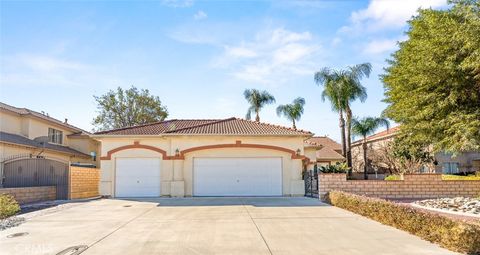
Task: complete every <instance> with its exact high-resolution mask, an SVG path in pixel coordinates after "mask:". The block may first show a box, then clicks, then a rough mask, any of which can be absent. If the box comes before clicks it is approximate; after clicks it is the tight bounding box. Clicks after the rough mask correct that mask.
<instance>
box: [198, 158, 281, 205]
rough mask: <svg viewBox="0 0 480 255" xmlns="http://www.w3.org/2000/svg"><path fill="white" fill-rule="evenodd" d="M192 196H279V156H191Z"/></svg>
mask: <svg viewBox="0 0 480 255" xmlns="http://www.w3.org/2000/svg"><path fill="white" fill-rule="evenodd" d="M193 195H194V196H281V195H282V159H281V158H194V159H193Z"/></svg>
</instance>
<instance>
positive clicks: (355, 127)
mask: <svg viewBox="0 0 480 255" xmlns="http://www.w3.org/2000/svg"><path fill="white" fill-rule="evenodd" d="M381 126H385V127H386V128H387V129H388V128H389V127H390V123H389V122H388V120H387V119H385V118H381V117H380V118H375V117H365V118H362V119H357V118H353V119H352V134H353V135H358V136H362V138H363V141H362V148H363V176H364V178H365V180H367V179H368V174H367V169H368V167H367V163H368V161H367V136H368V135H371V134H373V133H374V132H375V130H377V129H378V128H379V127H381Z"/></svg>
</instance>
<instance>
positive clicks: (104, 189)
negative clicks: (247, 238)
mask: <svg viewBox="0 0 480 255" xmlns="http://www.w3.org/2000/svg"><path fill="white" fill-rule="evenodd" d="M97 139H99V140H101V151H102V156H107V153H108V151H110V150H113V149H116V148H118V147H121V146H126V145H132V144H134V142H139V144H141V145H149V146H153V147H156V148H159V149H162V150H165V151H166V152H167V156H174V155H175V151H176V150H177V149H178V150H179V151H182V150H186V149H189V148H193V147H198V146H207V145H218V144H235V143H236V141H241V143H242V144H260V145H270V146H278V147H282V148H286V149H289V150H292V151H296V150H297V149H300V153H301V154H302V155H303V140H304V138H303V137H229V136H170V137H148V138H147V137H143V138H142V137H137V138H121V137H120V138H112V137H109V138H97ZM124 157H132V158H138V157H144V158H145V157H153V158H159V157H160V158H161V154H160V153H158V152H156V151H152V150H148V149H141V148H134V149H126V150H121V151H118V152H115V153H113V154H112V155H111V159H110V160H101V166H100V168H101V176H100V179H101V185H100V192H101V194H102V195H107V196H114V194H115V162H116V159H117V158H124ZM195 157H280V158H282V167H283V169H282V172H283V185H282V188H283V194H284V195H285V196H290V195H303V192H304V190H303V180H302V174H301V173H302V159H292V155H291V154H290V153H288V152H283V151H277V150H272V149H260V148H215V149H208V150H199V151H193V152H190V153H187V154H185V158H184V159H175V160H161V181H162V183H161V189H162V190H161V195H162V196H183V195H185V196H192V192H193V191H192V190H193V159H194V158H195ZM179 189H180V190H179Z"/></svg>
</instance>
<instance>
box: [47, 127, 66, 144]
mask: <svg viewBox="0 0 480 255" xmlns="http://www.w3.org/2000/svg"><path fill="white" fill-rule="evenodd" d="M48 141H49V142H51V143H58V144H63V132H62V131H60V130H57V129H54V128H48Z"/></svg>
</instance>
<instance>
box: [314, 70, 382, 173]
mask: <svg viewBox="0 0 480 255" xmlns="http://www.w3.org/2000/svg"><path fill="white" fill-rule="evenodd" d="M371 70H372V65H371V64H370V63H363V64H358V65H354V66H349V67H347V68H346V69H345V70H332V69H329V68H323V69H321V70H320V71H319V72H317V73H315V81H316V83H317V84H321V85H323V87H324V90H323V92H322V100H323V101H325V98H328V99H329V101H330V103H331V104H332V109H333V110H334V111H336V112H338V113H339V115H340V130H341V135H342V150H343V153H342V154H343V156H344V157H345V158H346V160H347V166H348V167H349V169H350V170H349V174H350V173H351V168H352V153H351V147H352V146H351V144H352V139H351V135H350V133H351V122H352V109H351V103H352V102H353V101H355V100H357V99H360V101H361V102H364V101H365V99H366V98H367V90H366V88H365V87H363V86H362V84H361V83H360V80H361V79H362V78H363V77H368V76H369V75H370V72H371ZM345 122H346V125H345Z"/></svg>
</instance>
